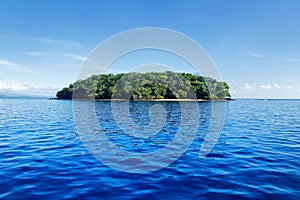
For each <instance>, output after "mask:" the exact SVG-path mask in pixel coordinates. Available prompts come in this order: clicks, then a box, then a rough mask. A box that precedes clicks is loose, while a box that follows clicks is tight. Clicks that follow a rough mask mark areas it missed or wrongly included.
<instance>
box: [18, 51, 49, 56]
mask: <svg viewBox="0 0 300 200" xmlns="http://www.w3.org/2000/svg"><path fill="white" fill-rule="evenodd" d="M21 53H22V54H23V55H26V56H38V57H40V56H49V55H51V53H47V52H42V51H22V52H21Z"/></svg>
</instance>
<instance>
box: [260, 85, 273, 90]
mask: <svg viewBox="0 0 300 200" xmlns="http://www.w3.org/2000/svg"><path fill="white" fill-rule="evenodd" d="M259 87H260V89H263V90H271V89H272V86H271V84H267V85H260V86H259Z"/></svg>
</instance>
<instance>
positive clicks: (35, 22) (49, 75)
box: [0, 0, 300, 98]
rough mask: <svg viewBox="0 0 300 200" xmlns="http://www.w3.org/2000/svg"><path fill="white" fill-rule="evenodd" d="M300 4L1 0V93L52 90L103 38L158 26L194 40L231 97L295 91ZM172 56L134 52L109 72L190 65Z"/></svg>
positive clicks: (274, 0)
mask: <svg viewBox="0 0 300 200" xmlns="http://www.w3.org/2000/svg"><path fill="white" fill-rule="evenodd" d="M299 10H300V1H298V0H286V1H283V0H280V1H279V0H265V1H261V0H251V1H250V0H245V1H240V0H210V1H209V0H206V1H204V0H197V1H191V0H190V1H184V0H182V1H176V0H164V1H161V0H160V1H159V0H148V1H146V0H136V1H135V0H130V1H129V0H127V1H126V0H119V1H116V0H109V1H106V0H87V1H83V0H73V1H68V0H63V1H62V0H43V1H40V0H26V1H23V0H2V1H0V94H14V93H18V94H28V95H42V96H51V97H54V96H55V94H56V91H57V90H59V89H61V88H62V87H64V86H68V85H69V84H70V83H72V82H74V81H75V80H76V79H77V76H78V73H79V70H80V68H81V67H82V64H83V62H84V60H85V59H86V58H87V56H88V55H89V54H90V52H91V51H92V50H93V49H94V48H95V47H96V46H97V45H98V44H100V43H101V42H103V41H104V40H106V39H107V38H109V37H111V36H112V35H115V34H118V33H120V32H122V31H126V30H130V29H135V28H143V27H162V28H167V29H172V30H175V31H178V32H180V33H183V34H185V35H187V36H189V37H190V38H192V39H194V40H195V41H196V42H198V43H199V44H200V45H201V46H202V47H203V48H204V49H205V50H206V51H207V53H208V54H209V55H210V57H211V58H212V60H213V61H214V63H215V64H216V66H217V68H218V71H219V73H220V75H221V77H222V80H224V81H226V82H227V83H228V84H229V85H230V87H231V94H232V96H233V97H234V98H300V78H299V77H300V76H299V75H300V20H299V19H300V12H299ZM124 57H125V56H124ZM171 57H172V56H170V55H167V54H164V53H161V52H157V51H155V52H154V51H144V52H137V53H136V54H132V55H128V56H127V58H121V59H120V60H118V61H116V62H115V63H114V64H113V66H112V68H111V69H110V71H109V70H108V72H113V73H119V72H128V70H130V67H134V66H135V65H136V64H142V63H149V62H155V63H159V62H162V63H165V64H170V65H172V66H175V68H176V70H178V71H187V72H190V71H191V69H190V68H189V67H188V66H187V65H185V64H184V62H183V61H180V59H178V58H171Z"/></svg>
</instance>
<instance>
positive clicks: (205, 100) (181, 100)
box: [49, 98, 232, 102]
mask: <svg viewBox="0 0 300 200" xmlns="http://www.w3.org/2000/svg"><path fill="white" fill-rule="evenodd" d="M49 100H71V101H73V100H83V101H159V102H172V101H173V102H209V101H231V100H232V99H216V100H208V99H133V100H131V99H129V100H128V99H58V98H49Z"/></svg>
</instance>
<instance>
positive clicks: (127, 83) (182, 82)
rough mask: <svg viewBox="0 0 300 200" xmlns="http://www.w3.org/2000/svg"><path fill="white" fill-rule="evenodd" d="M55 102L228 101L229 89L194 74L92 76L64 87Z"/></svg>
mask: <svg viewBox="0 0 300 200" xmlns="http://www.w3.org/2000/svg"><path fill="white" fill-rule="evenodd" d="M56 97H57V98H56V99H99V100H101V99H102V100H106V99H130V100H176V99H177V100H180V99H183V100H184V99H198V100H228V99H230V97H231V95H230V93H229V85H228V84H227V83H226V82H218V81H216V80H215V79H213V78H210V77H203V76H200V75H198V74H190V73H176V72H171V71H166V72H147V73H136V72H131V73H121V74H100V75H92V76H90V77H88V78H86V79H84V80H78V81H76V82H74V83H72V84H70V85H69V86H68V87H64V88H63V89H61V90H60V91H58V92H57V94H56Z"/></svg>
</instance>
